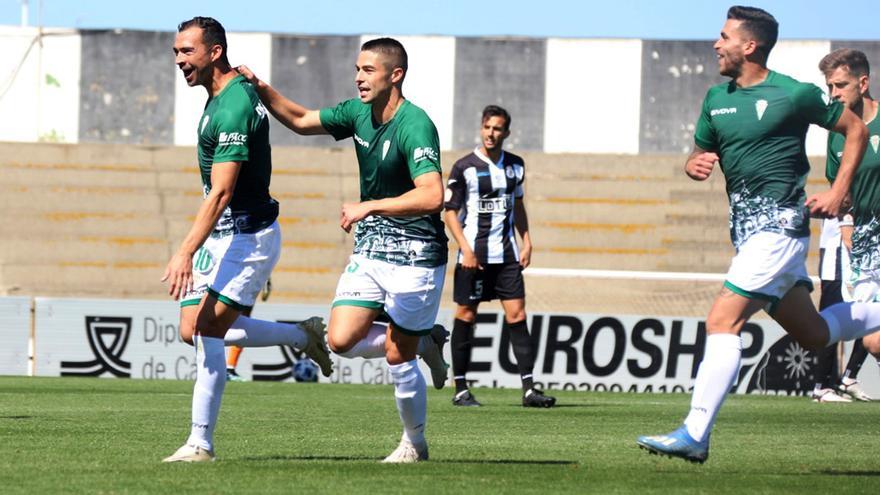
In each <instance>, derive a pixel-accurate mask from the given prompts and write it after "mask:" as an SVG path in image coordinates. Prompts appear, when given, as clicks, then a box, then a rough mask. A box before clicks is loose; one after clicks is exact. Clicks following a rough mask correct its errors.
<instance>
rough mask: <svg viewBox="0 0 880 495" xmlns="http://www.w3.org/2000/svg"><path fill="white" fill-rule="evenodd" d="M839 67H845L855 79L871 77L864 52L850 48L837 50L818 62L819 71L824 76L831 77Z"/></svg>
mask: <svg viewBox="0 0 880 495" xmlns="http://www.w3.org/2000/svg"><path fill="white" fill-rule="evenodd" d="M839 67H846V69H847V70H848V71H849V73H850V74H852V75H854V76H856V77H862V76H870V75H871V66H870V65H868V57H867V56H866V55H865V53H864V52H861V51H859V50H853V49H852V48H838V49H837V50H834V51H833V52H831V53H829V54H828V55H825V56H824V57H822V60H821V61H819V70H820V71H822V74H825V75H826V76H829V75H831V73H832V72H834V71H835V70H837V68H839Z"/></svg>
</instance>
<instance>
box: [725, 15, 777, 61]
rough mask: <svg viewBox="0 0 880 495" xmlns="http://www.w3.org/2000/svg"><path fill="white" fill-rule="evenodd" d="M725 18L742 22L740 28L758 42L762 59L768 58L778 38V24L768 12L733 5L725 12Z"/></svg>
mask: <svg viewBox="0 0 880 495" xmlns="http://www.w3.org/2000/svg"><path fill="white" fill-rule="evenodd" d="M727 18H728V19H733V20H735V21H742V28H743V29H745V30H746V31H748V32H749V34H751V35H752V36H753V37H754V38H755V41H757V42H758V51H760V52H761V53H762V54H763V55H764V58H765V59H766V58H767V57H769V56H770V50H772V49H773V47H774V46H775V45H776V39H777V38H778V37H779V23H778V22H776V18H775V17H773V16H772V15H770V13H769V12H767V11H766V10H763V9H759V8H757V7H743V6H741V5H734V6H733V7H731V8H730V9H729V10H728V11H727Z"/></svg>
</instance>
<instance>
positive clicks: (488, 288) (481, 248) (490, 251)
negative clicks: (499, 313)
mask: <svg viewBox="0 0 880 495" xmlns="http://www.w3.org/2000/svg"><path fill="white" fill-rule="evenodd" d="M510 120H511V119H510V114H509V113H508V112H507V110H505V109H503V108H501V107H499V106H496V105H489V106H487V107H486V108H485V109H483V115H482V126H481V127H480V140H481V143H480V145H479V146H477V147H476V149H474V151H473V152H472V153H470V154H468V155H467V156H465V157H464V158H462V159H460V160H459V161H457V162H456V163H455V165H454V166H453V167H452V171H451V172H450V174H449V182H448V183H447V186H446V214H445V219H446V225H447V226H448V227H449V231H450V232H451V233H452V236H453V237H454V238H455V240H456V242H458V246H459V252H458V263H457V264H456V265H455V287H454V290H453V298H454V300H455V302H456V304H458V307H457V309H456V311H455V324H454V327H453V329H452V373H453V377H454V379H455V395H454V396H453V398H452V403H453V404H454V405H456V406H479V405H480V403H479V402H478V401H477V399H476V398H475V397H474V395H473V394H472V393H471V391H470V390H469V389H468V384H467V376H466V375H467V372H468V368H469V366H470V361H471V350H472V348H473V344H472V340H473V338H474V323H475V321H476V318H477V309H478V307H479V305H480V303H481V302H483V301H491V300H493V299H500V300H501V306H502V307H503V308H504V324H503V326H502V331H504V332H507V333H508V335H509V336H510V342H511V346H512V347H513V353H514V356H515V357H516V365H517V369H518V371H519V373H520V379H521V381H522V391H523V396H522V405H523V406H524V407H553V405H554V404H555V403H556V399H555V398H553V397H549V396H546V395H544V394H543V393H542V392H541V391H540V390H538V389H536V388H535V387H534V386H533V378H532V368H534V363H535V349H534V346H533V345H532V339H531V337H530V336H529V329H528V324H527V323H526V299H525V297H526V293H525V285H524V283H523V276H522V270H523V269H524V268H526V267H527V266H529V263H530V262H531V257H532V239H531V235H530V234H529V220H528V216H527V215H526V207H525V203H524V202H523V182H524V181H525V163H524V162H523V159H522V158H520V157H519V156H517V155H514V154H513V153H510V152H506V151H504V149H503V146H504V140H505V139H507V137H508V136H509V135H510ZM515 231H518V232H519V234H520V236H521V237H522V247H521V248H519V247H518V246H517V242H516V233H515Z"/></svg>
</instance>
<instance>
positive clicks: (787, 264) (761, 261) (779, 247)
mask: <svg viewBox="0 0 880 495" xmlns="http://www.w3.org/2000/svg"><path fill="white" fill-rule="evenodd" d="M809 247H810V238H809V237H800V238H793V237H788V236H785V235H782V234H777V233H775V232H758V233H757V234H754V235H752V236H751V237H749V238H748V240H746V242H745V243H743V244H742V245H741V246H740V247H739V251H737V253H736V256H734V257H733V261H731V263H730V269H729V270H728V271H727V278H726V281H725V282H724V286H725V287H727V288H728V289H730V290H731V291H733V292H735V293H737V294H739V295H741V296H744V297H748V298H749V299H764V300H766V301H767V302H768V303H769V304H768V308H766V309H767V311H768V312H769V313H772V312H773V310H775V309H776V305H777V304H778V303H779V301H780V300H781V299H782V298H783V297H785V295H786V294H787V293H788V291H790V290H791V289H792V288H793V287H794V286H796V285H804V286H806V287H807V288H808V289H809V290H810V291H812V290H813V283H812V282H811V281H810V276H809V275H807V266H806V261H807V251H808V250H809Z"/></svg>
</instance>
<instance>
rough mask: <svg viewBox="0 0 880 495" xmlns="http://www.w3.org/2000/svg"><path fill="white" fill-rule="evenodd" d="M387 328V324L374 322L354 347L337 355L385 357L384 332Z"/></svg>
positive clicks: (370, 357)
mask: <svg viewBox="0 0 880 495" xmlns="http://www.w3.org/2000/svg"><path fill="white" fill-rule="evenodd" d="M387 330H388V327H387V326H385V325H379V324H377V323H374V324H373V326H372V327H370V331H369V332H368V333H367V336H366V337H364V338H363V339H361V340H360V341H359V342H358V343H357V344H355V345H354V347H352V348H351V349H349V350H347V351H345V352H341V353H339V355H340V356H342V357H347V358H356V357H362V358H364V359H373V358H380V357H385V332H386V331H387Z"/></svg>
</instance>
